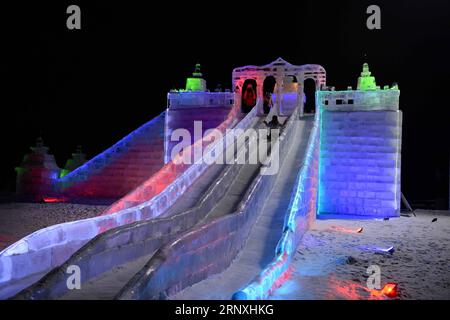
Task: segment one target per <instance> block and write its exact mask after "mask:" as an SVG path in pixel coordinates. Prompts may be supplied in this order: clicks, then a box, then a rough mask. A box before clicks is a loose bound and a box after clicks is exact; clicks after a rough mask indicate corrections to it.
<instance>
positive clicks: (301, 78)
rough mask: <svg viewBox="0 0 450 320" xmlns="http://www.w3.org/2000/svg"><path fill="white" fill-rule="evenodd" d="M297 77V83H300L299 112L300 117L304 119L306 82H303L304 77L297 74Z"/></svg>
mask: <svg viewBox="0 0 450 320" xmlns="http://www.w3.org/2000/svg"><path fill="white" fill-rule="evenodd" d="M295 77H296V78H297V83H298V91H297V92H298V97H297V99H298V100H297V107H298V108H299V109H300V112H299V116H300V117H303V113H304V110H303V109H304V104H303V94H304V93H303V86H304V83H305V82H304V81H303V77H302V75H301V74H300V73H298V74H296V75H295Z"/></svg>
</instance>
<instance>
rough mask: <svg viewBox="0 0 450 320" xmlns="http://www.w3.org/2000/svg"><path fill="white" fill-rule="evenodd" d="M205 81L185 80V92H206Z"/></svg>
mask: <svg viewBox="0 0 450 320" xmlns="http://www.w3.org/2000/svg"><path fill="white" fill-rule="evenodd" d="M205 89H206V81H205V80H204V79H201V78H187V80H186V91H206V90H205Z"/></svg>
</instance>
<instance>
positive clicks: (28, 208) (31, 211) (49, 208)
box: [0, 203, 107, 251]
mask: <svg viewBox="0 0 450 320" xmlns="http://www.w3.org/2000/svg"><path fill="white" fill-rule="evenodd" d="M106 208H107V207H106V206H91V205H82V204H70V203H8V204H0V251H1V250H3V249H4V248H6V247H7V246H9V245H10V244H12V243H14V242H16V241H18V240H20V239H21V238H23V237H25V236H27V235H29V234H31V233H33V232H34V231H37V230H40V229H42V228H45V227H48V226H52V225H55V224H58V223H63V222H69V221H76V220H80V219H86V218H92V217H95V216H97V215H99V214H100V213H101V212H102V211H103V210H105V209H106Z"/></svg>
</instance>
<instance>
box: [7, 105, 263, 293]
mask: <svg viewBox="0 0 450 320" xmlns="http://www.w3.org/2000/svg"><path fill="white" fill-rule="evenodd" d="M245 122H249V125H246V126H245V127H250V128H258V127H260V126H262V124H261V122H262V119H261V118H259V117H254V115H253V114H250V115H248V117H247V118H246V119H245ZM263 127H265V126H263ZM256 140H257V137H252V139H250V141H248V142H247V143H246V142H245V138H242V139H239V138H238V139H237V145H238V148H237V149H238V150H239V151H241V150H243V151H248V150H252V153H255V152H256V153H257V152H258V151H257V150H258V148H257V147H256V146H255V145H254V144H255V143H257V142H256ZM248 144H250V145H248ZM230 150H231V153H230V152H229V151H230ZM239 151H236V150H234V145H233V146H231V147H230V148H229V150H227V152H226V153H225V154H226V155H227V157H228V158H229V159H233V160H234V161H235V157H237V156H239V155H240V156H242V155H244V156H245V152H239ZM243 162H244V161H242V162H239V163H243ZM226 163H230V162H229V161H227V162H226ZM259 167H260V165H259V164H234V165H229V164H224V165H219V164H216V165H211V166H210V168H208V169H207V170H206V171H205V172H204V173H203V174H202V175H201V176H200V177H199V178H198V179H197V180H196V181H195V182H194V184H193V185H192V186H191V187H189V188H188V190H187V191H186V192H184V193H183V194H182V195H181V196H180V198H179V199H178V200H177V201H176V202H175V204H174V205H173V206H172V207H170V209H169V210H167V211H166V212H164V213H163V214H162V215H161V216H160V217H159V218H156V219H153V220H151V221H145V222H139V223H135V224H131V225H128V226H124V227H120V228H116V229H113V230H110V231H108V232H105V233H103V234H102V235H100V236H98V237H96V238H94V239H93V240H92V241H90V242H89V243H88V244H86V245H85V246H84V247H83V248H82V249H80V250H79V251H78V252H77V253H75V254H74V255H73V256H72V257H71V258H70V259H69V261H67V262H66V263H65V264H64V265H62V266H61V267H60V268H56V269H55V270H53V271H52V272H51V273H49V274H48V275H47V276H45V277H44V278H43V279H42V280H40V281H39V282H38V283H37V284H36V285H33V286H31V287H30V288H28V289H27V290H24V291H23V292H22V293H20V294H18V295H17V296H16V297H15V298H17V299H30V298H31V299H55V298H60V299H90V298H91V299H112V298H114V296H115V295H117V293H118V292H119V291H120V289H121V288H122V287H123V286H124V285H125V284H126V283H127V281H128V280H130V279H131V278H132V277H133V275H134V274H135V273H136V272H138V271H139V270H140V269H141V268H142V267H143V266H144V264H145V263H146V262H147V261H148V260H149V259H150V258H151V256H152V255H153V253H154V252H155V251H156V250H157V249H158V248H159V247H160V246H161V245H163V244H165V243H166V242H168V241H169V240H173V239H174V238H176V237H177V236H178V235H179V234H181V233H182V232H184V231H186V230H188V229H189V228H192V227H194V226H195V225H196V224H199V223H200V222H204V221H209V220H212V219H214V218H215V217H217V216H220V214H221V212H229V211H232V210H234V208H235V207H236V205H237V204H238V202H239V199H240V197H239V195H240V194H242V193H244V192H245V190H246V188H247V187H248V185H249V183H250V182H251V181H252V179H253V178H254V176H255V175H256V174H257V173H258V168H259ZM105 247H106V248H105ZM69 265H77V266H79V267H80V269H81V273H82V275H83V276H84V279H83V284H82V289H81V290H73V291H68V290H67V287H66V280H67V276H68V275H67V274H65V272H64V270H66V269H67V267H68V266H69Z"/></svg>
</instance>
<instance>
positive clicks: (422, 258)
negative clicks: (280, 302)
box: [270, 211, 450, 300]
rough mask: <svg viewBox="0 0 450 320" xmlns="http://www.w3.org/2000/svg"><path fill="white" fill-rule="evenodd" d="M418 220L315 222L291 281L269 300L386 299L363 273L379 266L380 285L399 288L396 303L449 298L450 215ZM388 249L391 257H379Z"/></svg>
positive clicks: (421, 215)
mask: <svg viewBox="0 0 450 320" xmlns="http://www.w3.org/2000/svg"><path fill="white" fill-rule="evenodd" d="M416 215H417V217H414V216H411V217H404V216H402V217H400V218H391V219H389V220H317V221H316V222H315V223H314V225H313V226H312V227H311V229H310V230H308V231H307V232H306V234H305V236H304V237H303V239H302V242H301V244H300V246H299V247H298V249H297V253H296V255H295V256H294V260H293V262H292V265H291V272H292V273H291V275H290V277H289V278H288V279H287V280H286V282H285V283H284V284H283V285H282V286H281V287H280V288H278V289H277V290H275V291H274V292H273V294H272V296H271V297H270V298H271V299H290V300H297V299H298V300H304V299H389V298H387V297H385V296H383V295H382V294H380V292H379V291H378V290H369V289H368V288H367V278H368V276H369V275H368V274H367V268H368V267H369V266H371V265H377V266H379V267H380V271H381V286H384V285H385V284H386V283H388V282H394V283H397V284H398V293H399V295H398V297H397V298H398V299H450V237H449V234H450V212H446V213H445V212H436V211H416ZM435 218H437V221H434V222H432V221H433V220H434V219H435ZM360 227H362V228H364V229H363V232H361V233H355V232H354V231H356V230H357V229H358V228H360ZM390 246H394V249H395V251H394V253H393V254H389V253H380V252H377V250H379V249H386V248H388V247H390Z"/></svg>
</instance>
